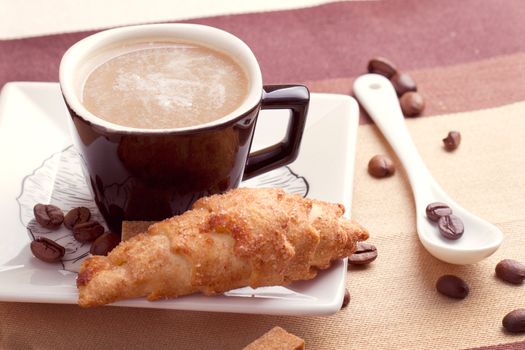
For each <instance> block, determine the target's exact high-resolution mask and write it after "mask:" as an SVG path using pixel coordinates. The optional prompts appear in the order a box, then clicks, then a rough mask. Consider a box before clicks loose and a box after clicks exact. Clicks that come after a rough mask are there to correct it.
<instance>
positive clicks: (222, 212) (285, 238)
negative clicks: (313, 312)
mask: <svg viewBox="0 0 525 350" xmlns="http://www.w3.org/2000/svg"><path fill="white" fill-rule="evenodd" d="M343 212H344V208H343V206H342V205H340V204H330V203H326V202H323V201H319V200H313V199H304V198H302V197H300V196H298V195H289V194H285V192H284V191H283V190H280V189H249V188H240V189H235V190H232V191H229V192H228V193H226V194H223V195H214V196H210V197H206V198H201V199H199V200H198V201H197V202H195V204H194V205H193V208H192V210H189V211H187V212H186V213H184V214H182V215H180V216H175V217H173V218H171V219H167V220H164V221H162V222H159V223H157V224H154V225H152V226H150V228H149V229H148V231H147V232H146V233H143V234H139V235H137V236H135V237H133V238H131V239H130V240H129V241H126V242H122V243H120V244H119V245H118V246H117V247H116V248H115V249H113V251H112V252H111V253H110V254H109V255H108V256H107V257H105V256H92V257H90V258H88V259H86V260H85V261H84V262H83V263H82V266H81V268H80V272H79V274H78V278H77V286H78V289H79V299H78V303H79V305H80V306H83V307H90V306H98V305H103V304H108V303H111V302H114V301H117V300H121V299H127V298H134V297H142V296H147V298H148V299H149V300H157V299H162V298H169V297H177V296H181V295H186V294H191V293H195V292H202V293H204V294H207V295H211V294H216V293H222V292H225V291H228V290H231V289H234V288H239V287H244V286H251V287H254V288H256V287H260V286H272V285H287V284H289V283H291V282H293V281H296V280H308V279H311V278H314V277H315V276H316V274H317V271H318V270H319V269H326V268H328V267H329V266H330V263H331V262H332V261H333V260H335V259H339V258H343V257H346V256H348V255H350V254H352V253H353V252H354V251H355V248H356V243H357V241H361V240H365V239H367V238H368V233H367V231H366V230H365V229H364V228H362V227H361V226H359V225H358V224H356V223H355V222H353V221H351V220H349V219H346V218H343V217H342V215H343Z"/></svg>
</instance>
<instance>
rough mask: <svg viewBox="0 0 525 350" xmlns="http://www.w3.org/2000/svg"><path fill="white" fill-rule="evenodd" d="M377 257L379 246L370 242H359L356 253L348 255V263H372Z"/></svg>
mask: <svg viewBox="0 0 525 350" xmlns="http://www.w3.org/2000/svg"><path fill="white" fill-rule="evenodd" d="M376 258H377V248H376V247H375V246H374V245H373V244H370V243H366V242H357V249H356V251H355V252H354V254H352V255H350V256H349V257H348V263H349V264H352V265H366V264H370V263H371V262H372V261H374V260H375V259H376Z"/></svg>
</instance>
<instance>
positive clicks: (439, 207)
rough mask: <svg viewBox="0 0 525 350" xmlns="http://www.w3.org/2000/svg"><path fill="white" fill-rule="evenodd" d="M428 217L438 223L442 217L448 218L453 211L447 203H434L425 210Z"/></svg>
mask: <svg viewBox="0 0 525 350" xmlns="http://www.w3.org/2000/svg"><path fill="white" fill-rule="evenodd" d="M425 211H426V214H427V217H428V218H429V219H430V220H432V221H434V222H437V221H438V220H439V218H440V217H442V216H448V215H451V214H452V209H450V207H449V206H448V205H446V204H445V203H441V202H434V203H430V204H429V205H427V208H426V209H425Z"/></svg>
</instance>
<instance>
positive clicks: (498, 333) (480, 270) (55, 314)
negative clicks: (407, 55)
mask: <svg viewBox="0 0 525 350" xmlns="http://www.w3.org/2000/svg"><path fill="white" fill-rule="evenodd" d="M407 123H408V127H409V130H410V133H411V134H412V136H413V138H414V141H415V144H416V145H417V147H418V149H419V151H420V153H421V156H422V158H423V159H424V160H425V162H426V164H427V166H428V168H429V169H430V171H431V172H432V173H433V174H434V175H435V177H436V179H437V180H438V182H439V183H440V184H441V185H442V187H443V188H444V189H445V190H446V191H447V192H449V193H450V194H451V196H452V197H454V198H455V199H456V200H457V201H458V202H459V203H460V204H462V205H463V206H464V207H466V208H468V209H471V210H472V211H473V212H474V213H476V214H479V215H480V216H482V217H484V218H485V219H487V220H488V221H490V222H492V223H494V224H496V225H497V226H498V227H500V228H501V229H502V230H503V232H504V234H505V240H504V243H503V245H502V246H501V248H500V249H499V250H498V251H497V252H496V253H495V254H494V255H493V256H491V257H489V258H488V259H486V260H484V261H482V262H480V263H477V264H474V265H470V266H454V265H449V264H446V263H442V262H440V261H439V260H437V259H435V258H433V257H432V256H430V255H429V254H428V253H427V252H426V251H425V250H424V248H423V247H422V245H421V244H420V243H419V241H418V238H417V235H416V232H415V215H414V202H413V199H412V193H411V190H410V187H409V185H408V181H407V178H406V175H405V173H404V171H403V170H402V168H401V167H400V166H399V167H398V170H397V172H396V173H395V175H394V176H392V177H390V178H386V179H375V178H372V177H370V176H369V175H368V173H367V170H366V169H367V163H368V160H369V159H370V158H371V157H372V156H373V155H375V154H378V153H383V154H389V155H391V156H393V154H392V151H391V149H390V148H389V147H388V145H387V144H386V142H385V140H384V139H383V137H382V136H381V135H380V133H379V131H378V130H377V128H376V127H375V126H374V125H362V126H360V127H359V131H358V140H357V154H356V167H355V183H354V197H353V204H352V207H353V211H352V215H353V217H354V218H355V219H356V220H358V221H359V222H361V223H362V224H363V225H365V226H366V227H367V228H369V230H370V234H371V238H370V242H372V243H374V244H375V245H376V246H377V248H378V251H379V257H378V258H377V260H376V261H374V262H373V263H372V264H371V265H369V266H367V267H365V268H359V269H351V271H349V273H348V288H349V290H350V294H351V298H352V299H351V301H350V304H349V305H348V307H347V308H345V309H343V310H341V311H339V312H338V313H337V314H335V315H332V316H329V317H276V316H260V315H239V314H223V313H204V312H181V311H169V310H144V309H133V308H119V307H103V308H98V309H89V310H84V309H81V308H79V307H77V306H74V305H51V304H49V305H44V304H25V303H0V318H1V319H2V322H0V348H38V349H70V348H79V349H80V348H86V349H87V348H111V349H123V348H139V349H146V348H147V349H151V348H154V349H241V348H242V347H244V346H246V345H247V344H249V343H250V342H251V341H253V340H254V339H256V338H257V337H259V336H261V335H262V334H263V333H265V332H266V331H268V330H269V329H271V328H272V327H274V326H276V325H278V326H281V327H283V328H284V329H286V330H287V331H289V332H291V333H293V334H295V335H297V336H299V337H301V338H304V339H305V341H306V348H307V349H360V350H365V349H464V348H475V347H481V346H487V345H494V344H501V343H516V344H515V345H507V346H506V347H504V348H505V349H520V348H524V347H525V336H519V335H518V336H516V335H511V334H507V333H505V332H504V331H503V330H502V328H501V320H502V318H503V317H504V316H505V314H506V313H508V312H509V311H511V310H513V309H514V308H518V307H525V285H524V286H512V285H509V284H505V283H503V282H501V281H499V280H497V279H496V278H495V276H494V268H495V266H496V264H497V262H498V261H499V260H500V259H503V258H513V259H517V260H521V261H523V262H525V249H524V248H525V210H524V209H523V208H525V176H524V174H525V137H524V134H525V102H522V103H516V104H512V105H506V106H503V107H499V108H495V109H485V110H479V111H472V112H466V113H462V114H456V115H442V116H435V117H428V118H419V119H417V118H416V119H410V120H407ZM449 130H458V131H460V132H461V134H462V143H461V145H460V147H459V148H458V149H457V150H456V151H455V152H452V153H448V152H446V151H444V149H443V147H442V141H441V139H442V138H443V137H445V136H446V134H447V133H448V131H449ZM394 159H395V158H394ZM395 160H396V162H397V163H398V164H399V162H398V161H397V159H395ZM327 171H329V169H327ZM468 234H476V232H469V233H468ZM450 273H452V274H456V275H458V276H460V277H462V278H463V279H464V280H465V281H467V282H468V284H469V285H470V287H471V292H470V295H469V296H468V297H467V298H466V299H465V300H461V301H456V300H450V299H447V298H445V297H443V296H441V295H439V294H438V293H437V292H436V291H435V287H434V285H435V282H436V280H437V279H438V278H439V277H440V276H441V275H442V274H450ZM502 349H503V348H502Z"/></svg>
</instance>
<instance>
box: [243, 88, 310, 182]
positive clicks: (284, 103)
mask: <svg viewBox="0 0 525 350" xmlns="http://www.w3.org/2000/svg"><path fill="white" fill-rule="evenodd" d="M309 102H310V92H309V91H308V88H307V87H306V86H303V85H265V86H264V87H263V97H262V100H261V109H289V110H290V111H291V117H290V121H289V122H288V128H287V130H286V135H285V136H284V138H283V139H282V140H281V141H280V142H278V143H276V144H274V145H271V146H269V147H266V148H264V149H261V150H258V151H255V152H251V153H250V155H249V156H248V159H247V160H246V166H245V168H244V176H243V180H247V179H249V178H252V177H254V176H257V175H260V174H262V173H265V172H267V171H270V170H272V169H275V168H278V167H280V166H283V165H286V164H290V163H291V162H293V161H294V160H295V159H296V158H297V155H298V154H299V147H300V145H301V139H302V137H303V130H304V125H305V124H306V115H307V113H308V105H309Z"/></svg>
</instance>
